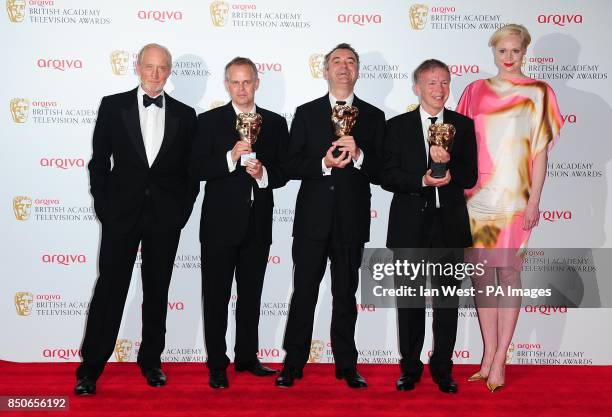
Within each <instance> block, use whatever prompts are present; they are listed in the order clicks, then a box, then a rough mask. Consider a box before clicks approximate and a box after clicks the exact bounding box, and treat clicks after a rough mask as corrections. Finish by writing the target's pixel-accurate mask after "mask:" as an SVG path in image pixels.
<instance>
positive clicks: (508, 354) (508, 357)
mask: <svg viewBox="0 0 612 417" xmlns="http://www.w3.org/2000/svg"><path fill="white" fill-rule="evenodd" d="M513 357H514V343H510V346H508V351H507V352H506V365H510V364H512V358H513Z"/></svg>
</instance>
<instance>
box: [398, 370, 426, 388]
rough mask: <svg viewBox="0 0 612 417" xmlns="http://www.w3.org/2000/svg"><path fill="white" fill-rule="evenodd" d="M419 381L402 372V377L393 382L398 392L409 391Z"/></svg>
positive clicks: (418, 378)
mask: <svg viewBox="0 0 612 417" xmlns="http://www.w3.org/2000/svg"><path fill="white" fill-rule="evenodd" d="M420 380H421V378H420V377H416V376H414V375H411V374H409V373H406V372H402V376H400V377H399V379H398V380H397V382H395V388H397V390H398V391H411V390H413V389H414V387H415V385H416V383H417V382H419V381H420Z"/></svg>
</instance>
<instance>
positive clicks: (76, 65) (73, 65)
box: [36, 58, 83, 71]
mask: <svg viewBox="0 0 612 417" xmlns="http://www.w3.org/2000/svg"><path fill="white" fill-rule="evenodd" d="M36 66H37V67H38V68H45V69H55V70H58V71H66V70H72V69H83V61H81V60H80V59H53V58H39V59H38V60H37V61H36Z"/></svg>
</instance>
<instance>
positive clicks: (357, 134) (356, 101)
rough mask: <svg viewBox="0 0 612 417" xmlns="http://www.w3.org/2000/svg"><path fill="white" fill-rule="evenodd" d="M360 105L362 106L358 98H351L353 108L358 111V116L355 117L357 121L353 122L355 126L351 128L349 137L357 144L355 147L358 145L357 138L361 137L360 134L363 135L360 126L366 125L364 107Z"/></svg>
mask: <svg viewBox="0 0 612 417" xmlns="http://www.w3.org/2000/svg"><path fill="white" fill-rule="evenodd" d="M362 104H363V101H361V100H360V99H359V97H357V96H354V97H353V106H354V107H357V108H358V109H359V114H358V115H357V121H356V122H355V126H353V130H352V131H351V135H352V136H353V137H354V138H355V143H357V146H359V145H360V144H359V143H358V138H361V137H362V134H361V133H363V132H362V130H363V129H362V126H366V125H367V114H366V112H365V111H364V106H363V105H362Z"/></svg>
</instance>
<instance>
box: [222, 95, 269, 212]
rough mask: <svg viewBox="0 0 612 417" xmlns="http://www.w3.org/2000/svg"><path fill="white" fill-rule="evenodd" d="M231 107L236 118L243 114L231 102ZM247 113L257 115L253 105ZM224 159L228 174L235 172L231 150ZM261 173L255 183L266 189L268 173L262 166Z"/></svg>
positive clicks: (235, 162) (235, 164) (235, 163)
mask: <svg viewBox="0 0 612 417" xmlns="http://www.w3.org/2000/svg"><path fill="white" fill-rule="evenodd" d="M232 107H233V108H234V111H235V112H236V116H238V115H239V114H240V113H244V112H243V111H240V109H238V107H236V106H235V105H234V103H233V102H232ZM247 113H257V108H256V106H255V105H254V104H253V108H252V109H251V110H249V111H248V112H247ZM236 134H238V132H236ZM225 159H227V168H228V169H229V172H234V171H235V170H236V166H237V165H238V161H234V160H233V159H232V150H231V149H230V150H229V151H227V153H226V154H225ZM261 171H262V173H261V179H257V178H255V181H256V182H257V185H258V186H259V188H266V187H267V186H268V171H267V170H266V167H265V166H264V165H263V164H262V165H261ZM251 201H253V190H251Z"/></svg>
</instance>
